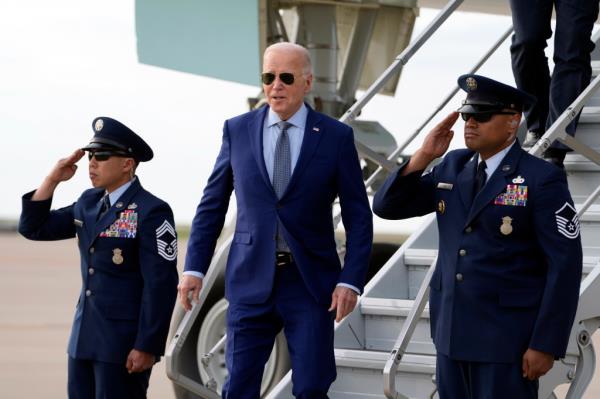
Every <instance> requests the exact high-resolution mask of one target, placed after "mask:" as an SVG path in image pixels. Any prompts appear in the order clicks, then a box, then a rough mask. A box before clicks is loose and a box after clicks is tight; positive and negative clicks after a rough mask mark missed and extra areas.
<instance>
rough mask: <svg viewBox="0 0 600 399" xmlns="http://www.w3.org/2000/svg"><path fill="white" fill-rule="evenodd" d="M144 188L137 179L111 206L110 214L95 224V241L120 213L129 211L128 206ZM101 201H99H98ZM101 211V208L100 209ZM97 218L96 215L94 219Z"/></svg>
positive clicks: (93, 236) (107, 213) (106, 214)
mask: <svg viewBox="0 0 600 399" xmlns="http://www.w3.org/2000/svg"><path fill="white" fill-rule="evenodd" d="M141 188H142V185H141V184H140V180H139V179H138V178H136V179H135V180H134V181H133V183H131V186H129V188H128V189H127V190H126V191H125V192H124V193H123V195H121V196H120V197H119V199H118V200H117V202H116V203H114V204H111V207H110V209H109V210H108V212H106V213H105V214H104V216H102V217H101V218H100V219H99V220H98V222H96V223H95V224H94V234H93V235H92V238H93V239H95V238H96V237H98V235H99V234H100V233H101V232H102V231H104V230H106V228H108V226H110V225H111V224H112V223H113V222H114V221H115V220H116V219H117V216H118V214H119V213H120V212H123V210H124V209H127V205H128V204H129V202H130V201H131V198H132V197H133V196H134V195H135V194H136V193H137V192H138V191H139V190H140V189H141ZM98 201H99V200H98ZM98 209H99V208H98ZM95 217H96V216H95V215H94V218H95Z"/></svg>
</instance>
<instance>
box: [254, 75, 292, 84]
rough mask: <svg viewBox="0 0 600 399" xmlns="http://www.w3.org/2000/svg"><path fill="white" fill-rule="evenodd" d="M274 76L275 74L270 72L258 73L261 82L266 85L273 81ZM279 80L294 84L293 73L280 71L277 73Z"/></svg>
mask: <svg viewBox="0 0 600 399" xmlns="http://www.w3.org/2000/svg"><path fill="white" fill-rule="evenodd" d="M276 77H277V75H276V74H274V73H272V72H264V73H263V74H261V75H260V80H261V81H262V82H263V84H265V85H267V86H268V85H270V84H272V83H273V82H274V81H275V78H276ZM279 80H281V81H282V82H283V83H284V84H286V85H288V86H290V85H292V84H294V80H295V78H294V74H293V73H290V72H282V73H280V74H279Z"/></svg>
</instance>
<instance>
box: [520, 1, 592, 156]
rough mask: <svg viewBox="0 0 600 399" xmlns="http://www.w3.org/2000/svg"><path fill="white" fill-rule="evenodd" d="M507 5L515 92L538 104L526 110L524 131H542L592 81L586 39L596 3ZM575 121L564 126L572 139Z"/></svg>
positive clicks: (529, 2) (590, 30)
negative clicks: (550, 44)
mask: <svg viewBox="0 0 600 399" xmlns="http://www.w3.org/2000/svg"><path fill="white" fill-rule="evenodd" d="M510 5H511V9H512V19H513V26H514V30H515V33H514V35H513V37H512V45H511V47H510V52H511V56H512V68H513V73H514V76H515V81H516V83H517V87H518V88H519V89H521V90H523V91H526V92H527V93H529V94H531V95H533V96H535V97H536V98H537V103H536V104H535V105H534V106H533V107H531V108H530V109H527V110H525V115H526V117H527V128H528V130H530V131H534V132H537V133H544V132H545V131H546V129H547V128H549V127H550V126H551V125H552V124H553V123H554V121H555V120H556V119H557V118H558V117H559V116H560V114H562V112H563V111H564V110H565V109H566V108H567V107H568V106H569V105H570V104H571V103H572V102H573V101H574V100H575V99H576V98H577V96H578V95H579V94H580V93H581V92H582V91H583V90H584V89H585V87H586V86H587V85H588V84H589V82H590V77H591V75H592V69H591V66H590V53H591V52H592V50H593V49H594V43H593V42H592V41H591V40H590V37H591V34H592V28H593V26H594V22H595V21H596V18H597V16H598V0H511V1H510ZM553 7H554V8H556V31H555V32H554V57H553V58H554V71H553V72H552V77H550V72H549V68H548V59H547V58H546V56H545V54H544V49H545V48H546V41H547V40H548V39H549V38H550V37H551V36H552V29H551V26H550V19H551V17H552V9H553ZM578 119H579V116H578V117H577V118H576V119H575V120H574V121H573V122H572V123H571V124H570V125H569V126H568V127H567V132H568V133H569V134H570V135H573V134H574V132H575V129H576V128H577V121H578ZM561 146H562V145H559V147H561ZM562 148H566V147H564V146H562Z"/></svg>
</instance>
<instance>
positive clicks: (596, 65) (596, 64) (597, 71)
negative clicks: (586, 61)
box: [592, 61, 600, 77]
mask: <svg viewBox="0 0 600 399" xmlns="http://www.w3.org/2000/svg"><path fill="white" fill-rule="evenodd" d="M598 75H600V61H592V76H594V77H595V76H598Z"/></svg>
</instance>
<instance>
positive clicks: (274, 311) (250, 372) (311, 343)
mask: <svg viewBox="0 0 600 399" xmlns="http://www.w3.org/2000/svg"><path fill="white" fill-rule="evenodd" d="M274 267H277V269H276V274H275V282H274V286H273V292H272V294H271V296H270V298H269V299H268V300H267V301H266V302H265V303H263V304H258V305H255V304H239V303H231V304H229V308H228V310H227V350H226V364H227V370H228V372H229V376H228V378H227V380H226V381H225V385H224V387H223V392H222V396H223V398H226V399H227V398H228V399H246V398H248V399H258V398H259V397H260V384H261V380H262V374H263V370H264V365H265V363H266V361H267V360H268V358H269V355H270V353H271V350H272V349H273V343H274V341H275V336H276V335H277V334H278V333H279V331H281V329H282V328H283V330H284V333H285V336H286V339H287V343H288V349H289V352H290V359H291V362H292V383H293V391H292V393H293V394H294V396H295V397H296V398H303V399H323V398H327V391H328V390H329V386H330V385H331V383H332V382H333V381H334V380H335V377H336V369H335V357H334V352H333V332H334V330H333V319H332V318H331V316H330V314H329V312H327V306H326V305H323V304H319V303H317V301H316V300H315V299H314V298H313V297H312V296H311V295H310V293H309V292H308V291H307V289H306V286H305V285H304V281H303V280H302V277H301V276H300V273H299V272H298V269H297V268H296V266H295V265H294V264H293V263H292V264H289V265H285V266H274Z"/></svg>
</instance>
